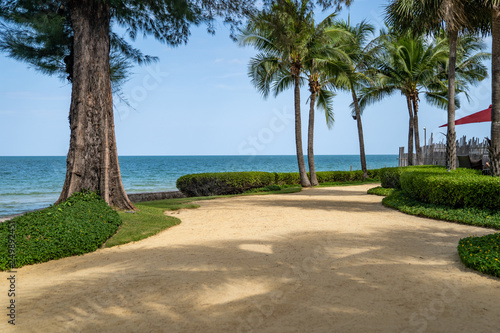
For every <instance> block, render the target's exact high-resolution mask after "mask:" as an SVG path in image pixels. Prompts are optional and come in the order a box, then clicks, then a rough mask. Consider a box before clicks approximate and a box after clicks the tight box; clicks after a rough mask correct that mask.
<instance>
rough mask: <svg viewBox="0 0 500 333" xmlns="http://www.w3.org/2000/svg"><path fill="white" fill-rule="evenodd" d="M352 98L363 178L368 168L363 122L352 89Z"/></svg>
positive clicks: (356, 98) (356, 97)
mask: <svg viewBox="0 0 500 333" xmlns="http://www.w3.org/2000/svg"><path fill="white" fill-rule="evenodd" d="M352 100H353V102H354V112H356V122H357V124H358V138H359V157H360V159H361V170H363V178H365V179H366V178H368V169H367V167H366V155H365V140H364V138H363V123H362V122H361V111H360V110H359V101H358V96H357V95H356V92H355V91H354V90H352Z"/></svg>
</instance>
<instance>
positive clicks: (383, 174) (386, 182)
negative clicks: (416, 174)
mask: <svg viewBox="0 0 500 333" xmlns="http://www.w3.org/2000/svg"><path fill="white" fill-rule="evenodd" d="M403 170H404V168H383V169H380V181H381V183H382V187H384V188H397V189H401V183H400V181H399V177H400V176H401V173H402V172H403Z"/></svg>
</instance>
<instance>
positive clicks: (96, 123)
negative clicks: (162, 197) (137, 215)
mask: <svg viewBox="0 0 500 333" xmlns="http://www.w3.org/2000/svg"><path fill="white" fill-rule="evenodd" d="M68 7H69V10H70V15H71V23H72V26H73V30H74V66H73V86H72V95H71V107H70V112H69V123H70V129H71V138H70V144H69V152H68V157H67V171H66V180H65V182H64V186H63V190H62V192H61V195H60V197H59V200H58V201H57V202H61V201H64V200H66V199H67V198H68V197H69V196H71V194H72V193H74V192H78V191H81V190H83V189H89V190H91V191H99V193H100V195H101V197H102V198H103V199H104V200H105V201H106V202H107V203H108V204H109V205H111V206H114V207H118V208H123V209H134V206H133V205H132V203H131V202H130V200H129V199H128V197H127V194H126V193H125V190H124V188H123V184H122V181H121V175H120V167H119V164H118V154H117V149H116V141H115V128H114V121H113V98H112V93H111V81H110V71H109V50H110V37H109V36H110V26H109V25H110V19H111V13H110V8H109V5H107V4H106V3H105V2H102V1H96V0H79V1H76V0H72V1H68Z"/></svg>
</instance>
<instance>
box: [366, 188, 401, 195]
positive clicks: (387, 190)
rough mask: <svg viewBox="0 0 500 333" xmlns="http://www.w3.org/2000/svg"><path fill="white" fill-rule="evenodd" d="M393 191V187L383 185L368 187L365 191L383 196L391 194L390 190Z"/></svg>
mask: <svg viewBox="0 0 500 333" xmlns="http://www.w3.org/2000/svg"><path fill="white" fill-rule="evenodd" d="M394 191H395V189H393V188H384V187H381V186H378V187H374V188H371V189H369V190H368V192H367V193H368V194H373V195H380V196H382V197H385V196H388V195H390V194H392V192H394Z"/></svg>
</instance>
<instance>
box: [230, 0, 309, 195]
mask: <svg viewBox="0 0 500 333" xmlns="http://www.w3.org/2000/svg"><path fill="white" fill-rule="evenodd" d="M312 5H313V4H312V2H310V1H307V0H303V1H300V2H299V1H292V0H278V1H277V2H276V3H275V4H274V5H272V6H271V8H270V9H269V10H264V11H262V12H260V13H258V14H256V15H253V16H251V18H250V19H249V21H248V23H247V25H246V27H245V28H244V29H241V30H240V35H239V36H238V40H239V43H240V45H244V46H246V45H251V46H253V47H255V48H256V49H257V50H258V51H259V53H258V54H257V56H255V57H254V58H252V59H251V61H250V65H249V76H250V78H251V79H252V83H253V84H254V85H255V86H256V88H257V89H258V90H259V91H260V92H261V93H262V94H263V96H264V97H265V98H266V97H267V96H268V95H269V93H270V92H271V91H274V92H275V95H276V94H279V92H281V91H283V90H285V89H286V88H289V87H291V86H292V85H291V82H290V80H289V78H290V77H291V78H292V79H293V87H294V105H295V146H296V153H297V162H298V166H299V174H300V183H301V185H302V186H305V187H308V186H311V182H310V181H309V178H308V177H307V172H306V167H305V161H304V154H303V149H302V129H301V123H302V121H301V113H300V85H301V81H302V78H301V74H302V71H303V66H304V65H303V61H304V58H305V56H306V54H307V43H308V41H309V37H310V32H311V29H312V26H313V24H312V22H313V12H312Z"/></svg>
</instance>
